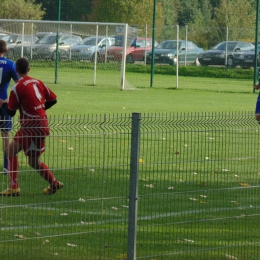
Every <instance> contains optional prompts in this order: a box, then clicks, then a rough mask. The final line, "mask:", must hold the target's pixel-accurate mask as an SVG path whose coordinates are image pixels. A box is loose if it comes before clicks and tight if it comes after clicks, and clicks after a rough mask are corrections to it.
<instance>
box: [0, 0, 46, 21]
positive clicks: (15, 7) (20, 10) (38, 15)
mask: <svg viewBox="0 0 260 260" xmlns="http://www.w3.org/2000/svg"><path fill="white" fill-rule="evenodd" d="M44 14H45V10H44V9H42V5H41V4H35V0H1V2H0V17H1V18H2V19H24V20H26V19H27V20H41V19H42V17H43V15H44Z"/></svg>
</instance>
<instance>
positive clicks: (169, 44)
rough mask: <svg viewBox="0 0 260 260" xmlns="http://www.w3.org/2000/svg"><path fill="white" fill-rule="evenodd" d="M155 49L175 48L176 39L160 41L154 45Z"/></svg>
mask: <svg viewBox="0 0 260 260" xmlns="http://www.w3.org/2000/svg"><path fill="white" fill-rule="evenodd" d="M156 49H177V42H176V41H165V42H161V43H160V44H158V45H157V46H156Z"/></svg>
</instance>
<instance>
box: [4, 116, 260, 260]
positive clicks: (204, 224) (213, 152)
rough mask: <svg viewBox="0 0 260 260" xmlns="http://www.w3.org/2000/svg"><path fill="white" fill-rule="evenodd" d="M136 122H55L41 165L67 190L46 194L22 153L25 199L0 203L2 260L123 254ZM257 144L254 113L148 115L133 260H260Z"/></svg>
mask: <svg viewBox="0 0 260 260" xmlns="http://www.w3.org/2000/svg"><path fill="white" fill-rule="evenodd" d="M131 120H132V118H131V115H118V114H117V115H82V116H66V117H65V116H54V117H50V118H49V123H50V129H51V135H50V136H49V137H48V138H47V139H46V151H45V153H43V155H42V161H44V162H45V163H46V164H47V165H48V166H49V168H50V169H51V171H52V172H53V173H54V175H55V177H56V178H57V179H58V180H59V181H62V182H63V183H64V188H63V189H62V190H60V191H58V192H57V193H56V194H55V195H53V196H46V195H44V194H43V192H42V190H43V189H44V188H45V187H46V186H47V185H48V183H46V182H45V181H44V180H42V179H41V178H39V175H38V174H37V173H35V171H34V170H32V169H31V168H29V167H28V166H27V159H26V158H25V156H24V155H23V153H19V163H20V175H19V183H20V188H21V196H20V197H2V198H1V207H0V214H1V216H0V218H1V229H0V232H1V239H0V255H1V259H10V258H12V259H29V258H30V259H55V258H57V259H59V258H62V259H90V260H92V259H126V258H127V255H126V253H127V230H128V206H129V205H128V194H129V179H130V157H131V155H130V150H131V147H130V145H131V132H132V129H131V125H132V124H131ZM18 128H19V124H18V121H16V120H15V121H14V127H13V132H12V135H13V134H14V133H15V132H16V131H17V129H18ZM259 143H260V139H259V125H258V124H257V122H256V121H255V119H254V115H253V114H252V113H251V112H243V113H238V112H233V113H209V114H207V113H179V114H177V113H176V114H158V115H156V114H151V115H149V114H144V115H142V117H141V131H140V158H139V184H138V187H139V191H138V193H139V199H138V212H137V213H138V224H137V227H136V228H137V239H136V249H137V250H136V252H137V253H136V254H137V255H136V258H137V259H225V258H227V259H257V258H258V254H259V234H258V230H257V228H256V226H257V224H258V218H259V206H258V200H259V199H258V198H259V176H260V174H259V156H258V153H259ZM7 185H8V177H7V175H4V174H3V175H2V189H4V188H6V187H7ZM130 228H131V227H130ZM232 257H233V258H232Z"/></svg>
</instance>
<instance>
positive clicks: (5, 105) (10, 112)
mask: <svg viewBox="0 0 260 260" xmlns="http://www.w3.org/2000/svg"><path fill="white" fill-rule="evenodd" d="M0 107H1V108H3V109H4V110H5V111H6V113H7V114H8V115H9V116H11V117H13V116H14V115H15V113H16V111H14V110H10V109H9V108H8V99H5V100H3V99H0Z"/></svg>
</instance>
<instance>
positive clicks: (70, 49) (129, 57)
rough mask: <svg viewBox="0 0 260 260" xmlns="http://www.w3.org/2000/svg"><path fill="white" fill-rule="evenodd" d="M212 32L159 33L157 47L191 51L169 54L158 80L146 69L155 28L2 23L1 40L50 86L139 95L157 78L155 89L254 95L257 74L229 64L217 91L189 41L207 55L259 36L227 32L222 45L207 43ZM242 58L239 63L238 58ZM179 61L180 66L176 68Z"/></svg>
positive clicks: (221, 68) (174, 28)
mask: <svg viewBox="0 0 260 260" xmlns="http://www.w3.org/2000/svg"><path fill="white" fill-rule="evenodd" d="M212 30H214V28H205V27H204V28H199V27H195V26H185V27H178V26H169V27H162V28H160V27H158V28H157V33H156V37H157V38H156V39H155V40H156V44H157V42H159V43H160V42H163V41H165V40H176V39H179V40H180V41H181V40H183V41H184V43H183V46H182V48H183V49H186V50H184V51H182V57H181V54H180V56H179V59H178V56H177V57H175V56H176V54H171V53H166V54H163V55H162V56H164V59H165V60H168V63H167V62H166V63H165V62H163V63H164V64H157V63H156V72H155V74H153V73H154V72H152V70H151V69H150V68H151V65H150V64H146V63H147V57H151V55H152V53H151V50H152V38H151V37H152V36H151V35H152V31H153V28H152V27H151V26H149V25H138V26H136V27H130V26H128V25H126V24H113V23H87V22H50V21H31V20H8V19H7V20H5V19H0V33H2V34H6V35H3V36H1V37H2V39H4V40H6V41H7V43H8V52H7V54H6V55H7V57H8V58H10V59H14V60H15V59H17V58H18V57H20V56H25V57H28V58H29V59H30V64H31V67H33V68H34V69H33V72H32V73H33V76H35V77H39V78H44V80H45V82H46V83H47V84H50V83H55V84H70V85H82V86H86V87H87V86H93V85H94V86H96V85H98V86H102V87H105V86H114V87H116V88H118V89H126V90H127V89H129V90H137V89H140V88H144V87H150V86H151V76H153V75H154V86H155V87H164V88H170V89H171V88H179V87H181V88H186V89H187V88H192V89H202V90H210V91H216V90H217V91H227V92H230V91H232V92H233V91H235V92H248V93H250V92H252V85H253V80H254V75H253V71H252V69H250V70H247V71H248V74H250V75H252V76H251V77H250V76H249V77H248V76H247V77H245V76H241V75H244V74H245V73H243V70H242V69H240V66H237V68H230V69H227V67H226V66H225V65H223V64H222V65H218V66H214V67H217V68H218V69H219V72H218V73H217V74H216V72H215V74H214V75H217V76H218V79H217V80H215V82H214V86H212V82H211V80H212V79H209V78H208V77H207V75H210V73H211V72H210V71H208V70H207V72H205V66H200V63H199V62H198V53H196V54H194V53H193V54H192V56H189V48H190V47H189V46H190V45H187V41H191V42H193V43H194V44H196V45H197V46H198V47H202V48H203V50H207V49H209V48H211V47H213V46H214V45H215V44H217V43H218V42H220V41H246V42H253V41H254V40H253V39H254V30H253V29H248V28H239V30H238V28H223V30H222V31H223V32H222V33H221V35H222V36H221V37H220V38H219V40H217V39H216V38H214V39H212V40H210V41H208V42H207V43H206V42H204V41H203V40H202V39H203V37H204V38H207V39H209V38H210V32H211V31H212ZM165 31H167V34H166V33H165ZM124 39H127V40H126V41H125V40H124ZM185 42H186V43H185ZM251 46H252V45H251ZM250 48H251V47H250ZM134 53H135V54H134ZM236 56H237V58H239V57H238V56H239V55H238V54H237V55H236ZM190 57H192V58H190ZM156 58H157V57H156V56H155V59H156ZM226 59H227V58H226ZM251 59H253V57H251ZM177 60H179V62H180V64H178V63H177V64H178V65H179V66H176V65H177V64H175V62H176V61H177ZM184 60H185V62H184ZM129 63H134V64H129ZM150 63H151V62H150ZM169 63H170V64H171V65H169ZM169 68H170V69H169ZM166 71H167V72H166ZM237 71H238V72H237ZM234 73H236V76H234V75H233V74H234ZM219 74H221V75H222V76H219ZM204 75H206V76H204ZM223 75H224V76H223ZM236 77H237V78H236ZM250 78H252V80H250ZM227 81H228V82H230V84H227Z"/></svg>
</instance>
